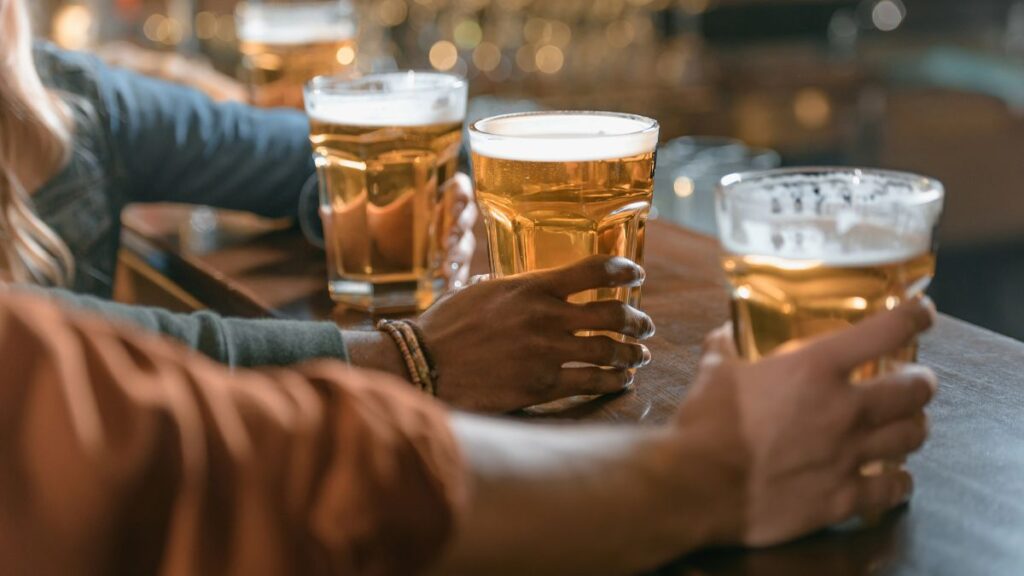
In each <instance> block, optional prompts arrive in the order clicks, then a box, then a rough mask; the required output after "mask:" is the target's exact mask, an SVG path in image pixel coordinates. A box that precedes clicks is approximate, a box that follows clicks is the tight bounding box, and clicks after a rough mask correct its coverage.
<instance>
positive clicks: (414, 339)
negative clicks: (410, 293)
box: [377, 320, 437, 396]
mask: <svg viewBox="0 0 1024 576" xmlns="http://www.w3.org/2000/svg"><path fill="white" fill-rule="evenodd" d="M377 329H378V330H380V331H381V332H384V333H385V334H387V335H388V336H390V337H391V339H392V340H394V341H395V344H396V345H397V346H398V350H399V351H400V352H401V354H402V360H403V361H404V362H405V368H406V370H407V371H408V372H409V378H410V379H411V380H412V383H413V384H415V385H416V387H417V388H419V389H420V390H423V391H424V392H426V393H427V394H430V395H431V396H436V395H437V390H436V388H435V386H434V383H435V382H436V380H437V375H436V373H435V371H434V369H433V365H432V362H430V361H429V360H428V358H429V354H428V353H427V352H426V349H425V347H424V346H423V343H422V341H421V337H420V334H419V332H418V328H417V327H416V326H415V325H414V324H413V323H412V322H410V321H408V320H381V321H380V322H378V323H377Z"/></svg>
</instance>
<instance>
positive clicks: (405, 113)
mask: <svg viewBox="0 0 1024 576" xmlns="http://www.w3.org/2000/svg"><path fill="white" fill-rule="evenodd" d="M363 81H365V82H372V83H374V85H375V87H376V88H377V89H378V90H377V91H360V90H358V89H355V90H352V91H348V92H341V93H332V92H330V91H329V89H325V90H322V91H314V93H311V94H307V95H306V112H307V113H308V114H309V117H310V118H311V119H313V120H316V121H318V122H324V123H328V124H340V125H348V126H353V125H354V126H382V127H386V126H427V125H431V124H445V123H456V122H462V121H463V119H464V118H465V117H466V84H465V82H464V81H463V80H461V79H460V78H457V77H455V76H449V75H446V74H434V73H429V72H417V73H410V72H404V73H403V72H396V73H393V74H378V75H374V76H370V77H367V78H366V79H363V80H355V81H353V82H355V83H356V84H358V83H359V82H363Z"/></svg>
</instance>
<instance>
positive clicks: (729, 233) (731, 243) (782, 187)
mask: <svg viewBox="0 0 1024 576" xmlns="http://www.w3.org/2000/svg"><path fill="white" fill-rule="evenodd" d="M943 198H944V192H943V189H942V185H941V184H940V183H938V182H936V181H934V180H931V179H928V178H923V177H921V176H916V175H914V174H905V173H898V172H887V171H880V170H862V169H857V168H809V169H798V168H797V169H782V170H772V171H767V172H761V173H754V174H735V175H730V176H727V177H726V178H725V179H723V181H722V186H721V187H720V188H719V194H718V201H717V203H716V209H717V215H718V228H719V234H720V237H721V239H722V245H723V247H724V248H725V249H726V250H727V251H729V252H732V253H734V254H742V255H748V256H750V255H753V256H768V257H776V258H782V259H786V260H792V261H814V262H817V263H822V264H825V265H828V266H836V267H840V266H843V267H848V266H876V265H882V264H890V263H894V262H900V261H906V260H909V259H911V258H913V257H915V256H919V255H921V254H923V253H926V252H928V251H930V250H931V249H932V237H933V235H934V230H935V225H936V223H937V221H938V218H939V215H940V214H941V212H942V202H943Z"/></svg>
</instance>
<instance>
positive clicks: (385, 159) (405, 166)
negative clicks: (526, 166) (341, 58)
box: [306, 72, 467, 311]
mask: <svg viewBox="0 0 1024 576" xmlns="http://www.w3.org/2000/svg"><path fill="white" fill-rule="evenodd" d="M466 97H467V89H466V82H465V81H464V80H463V79H462V78H459V77H458V76H452V75H448V74H435V73H420V72H395V73H389V74H373V75H369V76H364V77H362V78H359V79H355V80H352V79H345V78H337V77H319V78H316V79H314V80H312V81H311V82H310V83H309V84H308V85H307V87H306V111H307V113H308V114H309V119H310V130H311V133H310V140H311V142H312V144H313V153H314V158H315V160H316V166H317V173H318V175H319V179H320V215H321V218H322V220H323V224H324V236H325V242H326V247H327V261H328V262H327V267H328V272H327V273H328V276H329V279H328V281H329V288H330V292H331V296H332V298H334V300H336V301H338V302H342V303H346V304H349V305H352V306H355V307H358V308H362V309H366V310H371V311H388V310H402V309H415V308H419V309H424V308H426V307H428V306H429V305H430V304H432V303H433V301H434V299H435V298H436V297H437V295H438V293H439V291H440V289H441V288H442V284H443V280H442V279H441V276H440V268H439V267H440V264H441V262H440V259H441V250H440V246H439V245H438V244H439V240H438V236H439V234H437V233H436V231H435V228H436V227H437V226H439V225H440V222H439V220H440V218H441V214H440V212H441V210H440V209H439V206H440V205H439V203H438V200H439V198H438V194H439V186H440V184H443V183H444V182H446V181H447V180H448V179H450V178H451V177H452V176H454V174H455V171H456V170H457V168H458V156H459V148H460V145H461V143H462V122H463V119H464V118H465V115H466Z"/></svg>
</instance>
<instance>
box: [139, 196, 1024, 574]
mask: <svg viewBox="0 0 1024 576" xmlns="http://www.w3.org/2000/svg"><path fill="white" fill-rule="evenodd" d="M210 217H211V215H210V214H206V217H205V219H206V220H209V218H210ZM237 218H240V219H241V222H238V223H232V221H231V220H232V218H226V219H223V221H222V225H221V226H220V227H219V228H217V229H216V230H212V231H211V230H205V231H203V232H196V228H197V226H195V225H194V224H195V222H194V221H195V217H194V216H193V217H192V224H190V211H189V210H187V209H182V208H180V207H159V206H158V207H146V208H136V209H132V210H131V211H129V212H128V213H127V214H126V217H125V247H126V250H125V255H124V257H123V261H124V264H125V267H124V269H125V271H126V273H125V274H124V275H123V278H122V282H121V287H122V291H121V293H122V294H123V295H127V297H128V298H134V299H137V300H140V301H143V303H160V304H163V305H167V306H172V307H177V308H179V309H190V308H195V307H199V306H209V307H210V308H213V309H214V310H217V311H219V312H221V313H224V314H229V315H239V316H275V317H281V318H293V319H322V318H333V319H335V320H336V321H337V322H339V323H340V324H341V325H343V326H345V327H348V328H354V329H359V328H365V329H370V328H371V326H372V319H371V318H369V317H367V316H365V315H363V314H360V313H357V312H352V311H347V312H346V311H340V310H335V309H334V307H333V305H332V303H331V301H330V299H329V298H328V296H327V292H326V281H325V265H324V257H323V254H322V253H321V252H320V251H318V250H316V249H315V248H312V247H310V246H309V245H308V244H307V243H306V242H305V240H304V239H303V238H302V237H301V235H300V234H299V233H298V232H296V231H294V230H292V229H290V228H286V227H280V226H279V227H271V226H266V225H255V224H251V223H250V222H248V221H246V220H245V218H244V217H237ZM200 224H202V222H200ZM198 228H199V229H203V226H202V225H200V226H198ZM647 243H648V245H647V254H646V260H647V261H646V269H647V283H646V285H645V287H644V296H643V308H644V309H645V310H646V311H647V312H648V313H649V314H650V315H651V316H652V317H653V318H654V321H655V322H656V323H657V326H658V333H657V336H655V337H654V338H653V339H652V341H651V342H650V348H651V351H652V353H653V355H654V363H653V364H652V365H651V366H649V367H647V368H645V369H643V370H641V371H640V372H639V373H638V376H637V385H636V389H635V391H634V392H631V393H627V394H624V395H620V396H616V397H610V398H605V399H602V400H598V401H594V402H591V403H589V404H585V405H577V406H575V407H574V408H572V409H570V410H568V411H565V412H562V413H559V414H557V415H556V416H557V417H559V418H563V419H575V420H583V421H600V422H621V423H649V424H656V423H661V422H665V421H666V420H668V419H669V418H671V416H672V414H673V413H674V411H675V410H676V407H677V406H678V404H679V402H680V401H681V400H682V398H683V397H684V395H685V394H686V388H687V383H688V382H690V381H691V380H692V379H693V377H694V373H695V370H696V366H697V361H698V357H699V353H700V346H701V342H702V339H703V337H704V335H705V334H706V333H707V332H708V331H709V330H711V329H712V328H714V327H716V326H718V325H720V324H721V323H723V322H724V321H726V320H727V317H728V307H727V294H726V289H725V286H724V282H725V280H724V278H723V277H722V275H721V273H720V270H719V263H718V243H717V242H716V241H715V240H713V239H711V238H709V237H706V236H702V235H698V234H695V233H692V232H688V231H685V230H683V229H682V228H679V227H677V226H675V225H673V224H670V223H667V222H663V221H653V222H652V223H651V225H650V227H649V228H648V240H647ZM485 266H486V263H485V261H484V259H483V257H482V255H481V254H478V255H477V258H476V260H475V262H474V268H475V271H477V272H484V271H485V270H484V267H485ZM939 273H940V274H941V273H942V271H941V270H940V271H939ZM921 361H922V362H923V363H924V364H927V365H928V366H931V367H932V368H934V369H935V371H936V372H937V373H938V375H939V378H940V380H941V385H940V392H939V395H938V397H937V398H936V400H935V402H934V404H933V406H932V407H931V409H930V416H931V423H932V437H931V439H930V440H929V443H928V444H927V445H926V447H925V448H924V450H923V451H922V452H921V453H920V454H918V455H916V456H914V457H913V458H911V459H910V462H909V467H910V469H911V470H912V471H913V472H914V473H915V479H916V487H915V494H914V498H913V501H912V503H911V504H910V506H908V507H907V508H905V509H903V510H901V511H898V512H895V513H893V514H891V515H890V516H889V517H887V518H886V519H884V520H883V521H882V522H881V523H879V524H878V525H876V526H874V527H872V528H869V529H861V530H856V531H852V530H845V531H842V530H838V529H837V530H833V531H827V532H824V533H821V534H818V535H815V536H811V537H809V538H806V539H804V540H802V541H799V542H796V543H793V544H789V545H786V546H782V547H778V548H774V549H770V550H763V551H745V550H712V551H706V552H702V553H699V554H697V555H696V556H693V557H690V558H685V559H682V560H680V561H679V562H678V563H677V564H676V565H674V566H670V567H666V568H664V569H663V570H661V571H659V572H657V573H658V574H666V575H680V576H682V575H687V576H691V575H692V576H698V575H701V576H703V575H713V574H755V575H759V574H765V575H769V574H771V575H775V574H778V575H801V574H807V575H846V574H956V575H998V574H1006V575H1011V574H1024V344H1022V343H1020V342H1017V341H1015V340H1011V339H1008V338H1004V337H1002V336H998V335H996V334H994V333H992V332H989V331H986V330H983V329H981V328H978V327H975V326H972V325H969V324H966V323H963V322H960V321H958V320H955V319H953V318H950V317H947V316H942V317H941V318H940V320H939V322H938V324H937V326H936V327H935V328H934V329H933V330H932V332H931V333H930V334H929V335H927V336H926V337H925V338H924V340H923V342H922V345H921ZM665 506H672V502H666V503H665Z"/></svg>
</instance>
